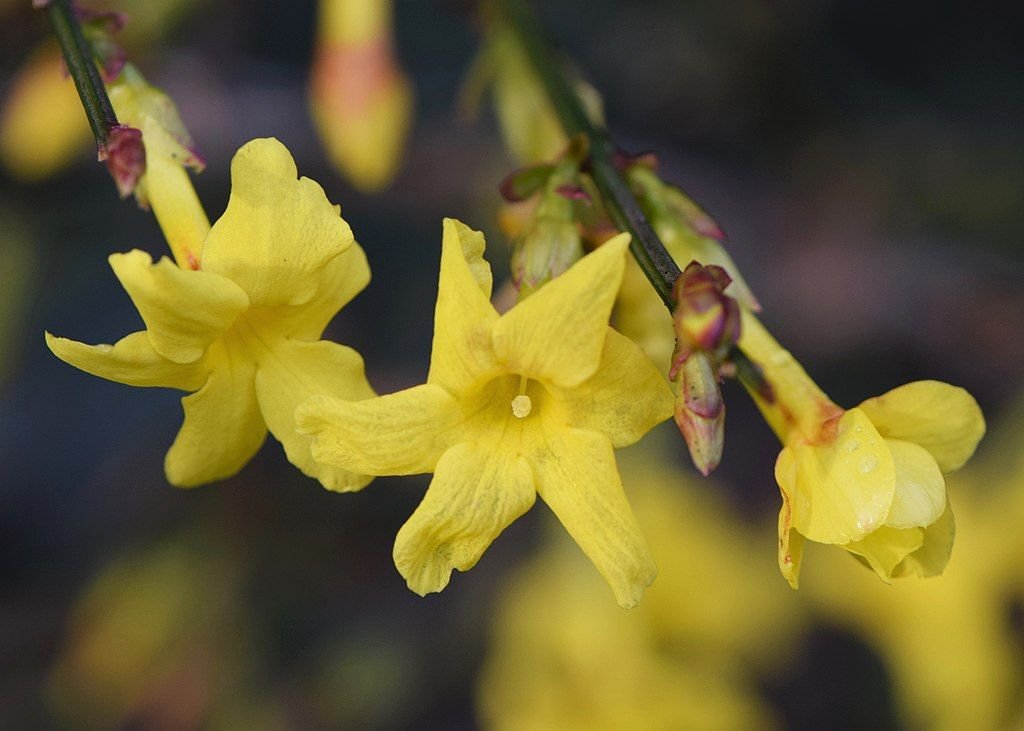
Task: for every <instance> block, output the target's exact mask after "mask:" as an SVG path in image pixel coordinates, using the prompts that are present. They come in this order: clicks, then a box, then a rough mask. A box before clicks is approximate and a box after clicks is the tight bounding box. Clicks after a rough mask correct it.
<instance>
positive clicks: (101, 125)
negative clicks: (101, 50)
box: [37, 0, 118, 156]
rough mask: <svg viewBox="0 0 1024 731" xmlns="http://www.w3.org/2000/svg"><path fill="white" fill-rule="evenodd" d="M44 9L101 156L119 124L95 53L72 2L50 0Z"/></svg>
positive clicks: (68, 0)
mask: <svg viewBox="0 0 1024 731" xmlns="http://www.w3.org/2000/svg"><path fill="white" fill-rule="evenodd" d="M37 3H38V0H37ZM42 7H44V8H45V10H46V14H47V16H48V17H49V19H50V25H51V26H52V27H53V33H54V35H55V36H57V42H58V43H60V50H61V53H63V54H64V62H65V63H66V64H67V67H68V73H69V74H71V78H72V79H73V80H74V82H75V88H76V89H77V90H78V96H79V97H80V98H81V100H82V106H83V107H84V108H85V115H86V116H87V117H88V118H89V126H90V127H92V133H93V135H95V137H96V146H97V148H98V149H99V150H100V153H101V156H102V153H103V150H104V149H105V146H106V144H107V138H108V137H109V136H110V131H111V129H113V128H114V127H116V126H117V124H118V122H117V115H116V114H115V113H114V107H113V105H111V103H110V98H109V97H108V96H107V90H106V88H105V87H104V86H103V80H102V79H101V78H100V74H99V70H98V69H97V68H96V63H95V62H94V61H93V58H92V50H91V48H90V47H89V43H88V42H87V41H86V40H85V36H83V35H82V27H81V25H79V22H78V18H77V17H76V16H75V11H74V8H73V7H72V6H71V2H70V0H48V2H46V3H45V4H44V5H42Z"/></svg>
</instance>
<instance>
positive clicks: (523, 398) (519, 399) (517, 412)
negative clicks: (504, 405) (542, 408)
mask: <svg viewBox="0 0 1024 731" xmlns="http://www.w3.org/2000/svg"><path fill="white" fill-rule="evenodd" d="M532 409H533V402H532V401H530V397H529V396H527V395H526V394H525V393H521V394H519V395H518V396H516V397H515V398H514V399H512V415H513V416H515V417H516V418H517V419H525V418H526V417H527V416H529V415H530V411H531V410H532Z"/></svg>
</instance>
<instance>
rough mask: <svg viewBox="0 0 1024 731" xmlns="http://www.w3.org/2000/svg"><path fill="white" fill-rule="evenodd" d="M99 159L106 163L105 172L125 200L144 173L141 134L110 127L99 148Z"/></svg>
mask: <svg viewBox="0 0 1024 731" xmlns="http://www.w3.org/2000/svg"><path fill="white" fill-rule="evenodd" d="M99 158H100V160H103V161H105V162H106V163H107V170H109V171H110V175H111V176H112V177H113V178H114V183H116V184H117V192H118V193H120V195H121V197H122V198H127V197H128V196H129V195H131V194H132V192H133V191H134V190H135V186H136V185H138V182H139V178H141V177H142V176H143V174H144V173H145V172H146V148H145V147H144V146H143V144H142V132H141V131H139V130H137V129H135V128H134V127H126V126H125V125H123V124H119V125H116V126H114V127H112V128H111V130H110V134H109V135H108V136H107V141H106V143H105V144H103V145H101V146H100V149H99Z"/></svg>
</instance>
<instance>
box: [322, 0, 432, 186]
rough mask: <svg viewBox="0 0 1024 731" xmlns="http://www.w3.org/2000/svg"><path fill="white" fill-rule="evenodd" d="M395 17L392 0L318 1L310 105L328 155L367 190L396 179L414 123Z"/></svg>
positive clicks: (342, 170)
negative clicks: (396, 41)
mask: <svg viewBox="0 0 1024 731" xmlns="http://www.w3.org/2000/svg"><path fill="white" fill-rule="evenodd" d="M391 18H392V3H391V1H390V0H320V18H319V24H318V39H317V45H316V52H315V57H314V59H313V68H312V72H311V73H312V75H311V78H310V84H309V102H310V110H311V111H312V114H313V121H314V122H315V123H316V129H317V132H318V133H319V134H320V139H321V140H322V141H323V143H324V146H325V147H326V148H327V153H328V155H329V156H330V158H331V161H332V162H333V163H334V164H335V165H336V166H337V167H338V169H339V170H340V171H341V173H342V174H343V175H345V177H346V178H348V180H349V181H350V182H351V183H352V184H353V185H354V186H355V187H357V188H359V189H360V190H363V191H366V192H375V191H378V190H380V189H381V188H384V187H385V186H387V185H388V183H390V182H391V180H392V178H394V176H395V173H396V172H397V170H398V166H399V165H400V164H401V161H402V154H403V153H404V152H405V138H406V136H407V135H408V133H409V128H410V127H411V125H412V114H413V93H412V85H411V84H410V83H409V80H408V79H407V78H406V76H405V74H404V73H403V72H402V69H401V67H400V66H399V63H398V58H397V57H396V55H395V50H394V47H393V44H392V40H391V36H392V29H391Z"/></svg>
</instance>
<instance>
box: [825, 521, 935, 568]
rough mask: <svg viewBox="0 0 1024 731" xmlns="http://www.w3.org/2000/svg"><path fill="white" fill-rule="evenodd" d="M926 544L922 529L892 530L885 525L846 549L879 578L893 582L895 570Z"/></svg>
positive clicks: (848, 545) (849, 544)
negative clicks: (862, 561)
mask: <svg viewBox="0 0 1024 731" xmlns="http://www.w3.org/2000/svg"><path fill="white" fill-rule="evenodd" d="M923 544H924V531H923V530H922V529H920V528H890V527H889V526H887V525H883V526H882V527H881V528H879V529H878V530H876V531H875V532H874V533H870V534H868V535H866V536H864V538H862V539H861V540H859V541H851V542H850V543H847V544H846V545H845V546H843V548H845V549H846V550H847V551H849V552H850V553H853V554H855V555H856V556H859V557H860V558H862V559H863V560H864V563H866V564H867V565H868V566H869V567H871V569H872V570H873V571H874V572H875V573H876V574H878V577H879V578H880V579H882V580H883V581H885V582H889V581H891V580H892V577H893V576H894V570H895V569H896V567H897V566H899V564H900V563H901V562H902V561H903V560H904V559H905V558H907V557H908V556H910V555H911V554H912V553H914V552H915V551H917V550H918V549H919V548H921V546H922V545H923Z"/></svg>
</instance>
